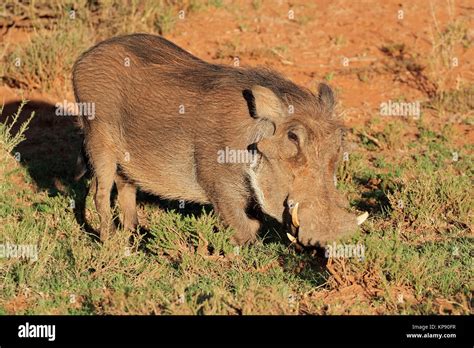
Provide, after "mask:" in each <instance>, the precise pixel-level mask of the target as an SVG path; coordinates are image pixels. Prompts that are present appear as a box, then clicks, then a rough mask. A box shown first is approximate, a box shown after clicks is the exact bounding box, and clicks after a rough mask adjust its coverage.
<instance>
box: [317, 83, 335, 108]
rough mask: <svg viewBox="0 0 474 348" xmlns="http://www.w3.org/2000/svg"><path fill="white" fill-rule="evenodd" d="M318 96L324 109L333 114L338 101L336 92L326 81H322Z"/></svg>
mask: <svg viewBox="0 0 474 348" xmlns="http://www.w3.org/2000/svg"><path fill="white" fill-rule="evenodd" d="M318 98H319V102H320V103H321V106H322V107H323V108H324V110H326V111H327V112H329V113H330V114H332V112H333V111H334V105H335V104H336V101H335V98H334V92H333V91H332V89H331V87H329V86H328V85H326V84H325V83H320V84H319V87H318Z"/></svg>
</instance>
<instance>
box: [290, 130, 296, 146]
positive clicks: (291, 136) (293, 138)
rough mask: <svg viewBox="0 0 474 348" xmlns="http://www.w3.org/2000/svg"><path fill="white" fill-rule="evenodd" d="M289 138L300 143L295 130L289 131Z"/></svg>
mask: <svg viewBox="0 0 474 348" xmlns="http://www.w3.org/2000/svg"><path fill="white" fill-rule="evenodd" d="M288 139H290V140H291V141H292V142H294V143H295V144H296V145H298V136H297V135H296V134H295V133H294V132H293V131H288Z"/></svg>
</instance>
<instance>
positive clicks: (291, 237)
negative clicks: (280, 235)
mask: <svg viewBox="0 0 474 348" xmlns="http://www.w3.org/2000/svg"><path fill="white" fill-rule="evenodd" d="M286 236H287V237H288V239H289V240H290V242H291V243H296V238H295V236H293V235H292V234H289V233H287V234H286Z"/></svg>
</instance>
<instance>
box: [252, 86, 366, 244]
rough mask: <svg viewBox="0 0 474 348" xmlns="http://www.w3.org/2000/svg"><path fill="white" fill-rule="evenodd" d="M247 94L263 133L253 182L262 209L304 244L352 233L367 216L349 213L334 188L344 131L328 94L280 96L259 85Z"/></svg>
mask: <svg viewBox="0 0 474 348" xmlns="http://www.w3.org/2000/svg"><path fill="white" fill-rule="evenodd" d="M251 92H252V95H253V99H254V101H253V104H254V107H255V110H254V117H255V118H257V119H258V123H259V124H260V125H259V126H258V127H261V132H262V134H263V136H261V137H260V140H257V141H256V144H255V146H256V149H257V150H258V153H259V154H260V157H259V162H258V164H257V165H256V166H255V168H254V172H253V178H251V179H252V181H253V187H254V190H255V191H256V192H255V193H256V196H257V199H258V201H259V202H260V205H261V206H262V210H263V211H264V212H265V213H267V214H268V215H270V216H272V217H274V218H276V219H277V220H279V221H280V222H283V223H284V224H285V225H286V226H288V227H289V232H290V234H288V237H289V238H290V240H292V241H297V242H299V243H300V244H302V245H304V246H316V245H319V246H323V245H325V244H326V243H327V242H328V241H330V240H333V239H336V238H339V237H343V236H344V235H348V234H350V233H351V232H354V231H355V230H356V227H357V225H358V224H361V223H362V222H363V220H365V219H366V218H367V213H364V214H363V215H361V216H359V217H356V216H354V215H352V214H350V213H348V212H347V211H346V210H345V209H346V208H347V206H348V204H347V201H346V200H345V199H344V198H343V197H342V196H341V194H340V193H339V192H338V191H337V190H336V185H335V183H336V182H335V172H336V168H337V166H338V162H339V161H340V160H341V159H342V157H343V147H342V145H343V133H344V132H343V127H342V126H341V125H340V124H339V123H338V121H337V120H336V119H335V118H334V116H333V106H334V96H333V92H332V90H331V89H330V88H329V87H328V86H327V85H324V84H321V85H320V87H319V95H317V96H314V95H311V94H310V93H308V94H307V95H301V96H298V95H297V96H291V97H289V96H288V95H285V96H283V97H282V96H280V97H279V96H277V95H276V94H275V93H274V92H272V91H271V90H270V89H269V88H266V87H262V86H254V87H253V88H252V91H251ZM308 99H311V100H308Z"/></svg>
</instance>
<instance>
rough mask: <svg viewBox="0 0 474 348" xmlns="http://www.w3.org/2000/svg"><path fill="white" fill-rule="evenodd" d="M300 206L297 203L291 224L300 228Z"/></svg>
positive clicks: (292, 211)
mask: <svg viewBox="0 0 474 348" xmlns="http://www.w3.org/2000/svg"><path fill="white" fill-rule="evenodd" d="M298 205H299V203H296V204H295V206H294V207H293V209H291V222H292V224H293V226H295V227H300V221H299V220H298Z"/></svg>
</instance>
